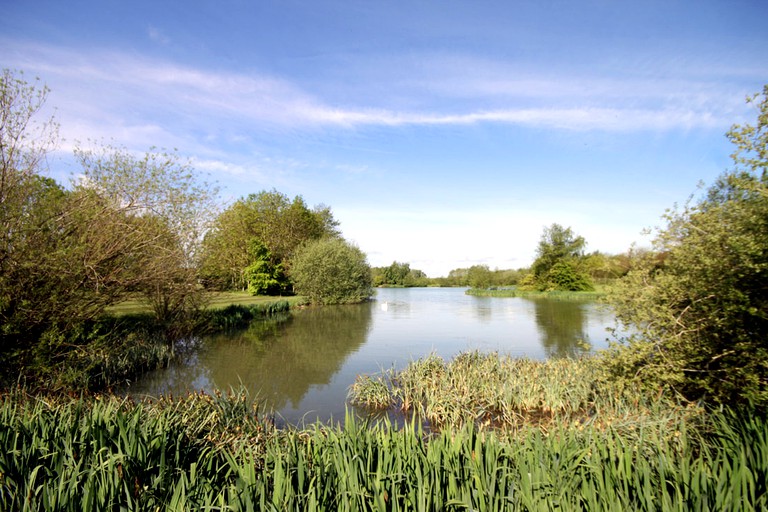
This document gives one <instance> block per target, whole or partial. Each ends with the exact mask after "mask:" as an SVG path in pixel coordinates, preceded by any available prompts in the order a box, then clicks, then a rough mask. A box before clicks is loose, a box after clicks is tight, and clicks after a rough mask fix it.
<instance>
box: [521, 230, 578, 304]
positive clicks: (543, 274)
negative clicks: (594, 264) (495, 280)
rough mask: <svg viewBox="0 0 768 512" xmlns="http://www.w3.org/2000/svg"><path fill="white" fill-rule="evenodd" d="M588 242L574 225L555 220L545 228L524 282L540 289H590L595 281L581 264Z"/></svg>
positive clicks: (524, 284) (525, 285)
mask: <svg viewBox="0 0 768 512" xmlns="http://www.w3.org/2000/svg"><path fill="white" fill-rule="evenodd" d="M586 245H587V243H586V241H585V240H584V238H583V237H581V236H577V235H576V234H575V233H574V232H573V231H572V230H571V228H564V227H563V226H561V225H560V224H552V225H551V226H549V227H546V228H544V232H543V233H542V235H541V240H539V245H538V247H537V249H536V260H535V261H534V262H533V265H532V266H531V273H530V274H529V275H528V277H527V278H526V279H524V281H523V283H521V284H522V286H524V287H533V288H537V289H539V290H568V291H583V290H591V289H592V283H591V282H590V280H589V277H588V276H587V274H586V272H585V271H584V270H583V269H582V268H581V267H582V265H581V264H582V262H583V259H584V248H585V247H586Z"/></svg>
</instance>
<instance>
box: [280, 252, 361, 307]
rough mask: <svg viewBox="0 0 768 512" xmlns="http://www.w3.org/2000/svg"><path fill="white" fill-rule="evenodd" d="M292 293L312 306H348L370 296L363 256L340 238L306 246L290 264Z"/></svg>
mask: <svg viewBox="0 0 768 512" xmlns="http://www.w3.org/2000/svg"><path fill="white" fill-rule="evenodd" d="M291 263H292V264H291V271H290V272H291V278H292V279H293V281H294V283H295V284H294V286H295V289H296V293H298V294H300V295H303V296H306V297H307V298H308V299H309V301H310V302H312V303H314V304H350V303H356V302H362V301H364V300H367V299H368V298H370V297H371V296H372V295H373V288H372V278H371V267H370V266H369V265H368V261H367V258H366V256H365V254H364V253H363V252H362V251H361V250H360V249H359V248H358V247H356V246H354V245H352V244H350V243H349V242H346V241H345V240H343V239H340V238H324V239H322V240H318V241H316V242H310V243H308V244H307V245H305V246H304V247H302V248H301V250H300V251H299V252H298V253H297V254H296V256H295V257H294V258H293V260H292V262H291Z"/></svg>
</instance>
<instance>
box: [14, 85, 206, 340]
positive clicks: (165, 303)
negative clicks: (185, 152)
mask: <svg viewBox="0 0 768 512" xmlns="http://www.w3.org/2000/svg"><path fill="white" fill-rule="evenodd" d="M46 94H47V89H46V88H44V87H40V86H38V85H36V84H32V85H30V84H28V83H27V82H26V81H25V80H24V79H23V75H22V76H17V75H15V74H14V73H11V72H9V71H5V72H4V73H3V75H2V80H0V118H1V119H2V123H0V155H1V156H0V158H2V169H1V170H0V172H2V179H1V180H0V206H1V207H0V226H1V229H0V323H2V333H0V334H1V335H2V337H3V345H4V346H6V348H8V347H9V346H10V345H19V346H20V347H27V346H29V345H30V344H34V343H35V342H36V341H37V340H38V339H39V338H40V336H41V335H42V334H43V333H44V332H45V331H46V330H48V329H51V328H57V329H63V330H71V329H73V328H75V327H76V326H77V325H78V324H80V323H81V322H83V321H85V320H89V319H94V318H96V317H98V316H100V315H102V314H103V312H104V310H105V308H106V307H108V306H110V305H112V304H115V303H117V302H119V301H122V300H124V299H125V298H127V297H129V296H132V295H135V294H143V295H144V296H146V297H147V298H149V299H150V300H151V301H152V303H153V306H155V311H156V313H157V315H158V317H159V318H160V319H161V320H166V319H168V317H169V316H171V315H174V314H176V313H177V312H178V311H180V309H184V308H186V307H187V306H188V305H189V299H190V297H192V296H194V295H195V293H196V291H197V285H196V279H195V272H194V263H195V261H194V260H195V258H196V255H197V243H198V241H199V238H200V237H199V235H200V233H201V231H202V229H203V228H204V225H203V222H204V220H205V219H206V218H207V217H208V216H209V215H208V212H209V211H210V206H211V204H212V198H213V194H214V191H213V189H211V188H209V186H208V185H206V184H204V183H200V182H198V180H197V178H196V176H195V175H194V174H193V172H192V170H191V169H190V168H189V167H188V166H186V165H184V164H181V163H180V162H179V160H178V158H177V157H176V156H175V155H174V154H169V153H165V152H162V151H156V150H154V149H153V150H150V151H149V152H147V153H146V154H145V155H144V156H141V157H137V156H135V155H133V154H132V153H129V152H128V151H126V150H123V149H119V148H112V147H103V148H101V149H99V150H77V151H76V158H77V161H78V162H79V164H80V170H79V175H80V178H79V179H78V180H77V181H75V182H74V183H73V184H72V187H71V188H69V189H65V188H63V187H62V186H61V185H59V184H58V183H56V182H55V181H54V180H52V179H50V178H47V177H45V176H44V172H45V169H44V168H43V162H44V155H45V153H46V152H47V151H48V150H50V149H51V148H52V147H53V146H52V144H53V143H54V142H55V136H54V134H53V131H55V124H54V123H53V122H52V121H51V120H46V121H45V122H43V123H42V124H36V119H35V116H36V115H37V114H38V113H39V111H40V108H41V107H42V105H43V102H44V101H45V99H46Z"/></svg>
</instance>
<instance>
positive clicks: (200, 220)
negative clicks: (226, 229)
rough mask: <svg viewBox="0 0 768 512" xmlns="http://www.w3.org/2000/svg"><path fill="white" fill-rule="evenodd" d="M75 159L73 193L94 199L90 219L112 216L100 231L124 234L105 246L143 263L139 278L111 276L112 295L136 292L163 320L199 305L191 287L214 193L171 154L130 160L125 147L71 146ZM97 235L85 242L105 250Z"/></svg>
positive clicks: (199, 296)
mask: <svg viewBox="0 0 768 512" xmlns="http://www.w3.org/2000/svg"><path fill="white" fill-rule="evenodd" d="M75 156H76V158H77V159H78V161H79V163H80V165H81V169H82V174H81V178H80V179H79V181H78V182H77V183H76V184H75V192H76V193H78V194H81V195H89V194H90V195H95V197H97V198H98V206H97V208H96V209H95V210H93V211H91V212H90V213H91V214H93V215H96V216H100V215H102V214H104V212H108V213H106V217H107V218H109V217H110V216H111V215H112V216H113V219H112V220H113V221H114V223H113V224H109V225H105V226H103V227H102V228H101V229H100V230H99V234H104V235H107V236H118V237H119V236H124V243H123V244H117V245H115V244H114V241H113V242H111V243H112V244H113V245H112V246H111V247H113V248H119V250H121V251H123V252H124V253H127V254H136V253H140V254H138V255H137V256H135V257H134V259H135V261H141V267H140V270H139V271H138V275H136V273H130V269H131V267H127V268H126V270H128V271H129V272H126V273H125V275H120V274H115V273H113V274H111V275H110V276H109V277H111V278H113V279H112V280H111V282H112V286H113V287H114V288H115V290H116V291H118V290H122V291H123V292H127V291H134V292H135V291H138V292H140V293H142V294H143V295H144V296H145V297H146V298H147V299H148V300H149V302H150V304H151V305H152V307H153V309H154V311H155V314H156V316H157V318H158V319H159V320H161V321H164V322H173V321H174V320H175V319H177V318H179V317H180V316H182V315H184V314H186V312H187V310H189V309H190V308H195V307H197V306H198V305H199V304H200V303H201V301H202V299H203V295H202V292H203V290H202V289H201V288H200V287H199V286H198V285H197V268H198V265H199V257H200V240H201V238H202V234H203V232H205V230H206V229H207V227H208V224H209V222H210V218H211V217H212V216H213V214H214V212H215V211H216V203H215V197H216V188H215V187H213V186H212V185H210V184H208V183H206V182H201V181H200V179H199V176H198V175H197V174H196V173H195V171H194V169H192V168H191V167H190V166H189V165H188V164H187V163H184V162H182V161H181V160H180V158H179V157H178V156H177V155H176V154H175V153H169V152H165V151H160V150H157V149H156V148H151V149H150V150H149V151H148V152H146V153H145V154H144V155H142V156H135V155H134V154H133V153H132V152H129V151H128V150H126V149H124V148H116V147H111V146H102V147H98V148H97V149H89V150H83V149H77V150H76V151H75ZM125 219H130V222H128V224H127V225H128V226H130V228H129V229H128V231H127V232H126V231H124V228H122V227H121V223H125ZM91 231H93V230H91ZM98 236H100V235H94V236H93V240H91V242H90V244H96V245H97V246H103V247H104V249H107V248H108V246H109V245H108V244H107V245H104V244H101V243H100V241H99V240H98ZM108 253H109V251H107V252H105V255H108ZM98 277H99V278H100V279H104V278H105V276H103V275H100V276H98ZM123 279H125V281H122V280H123Z"/></svg>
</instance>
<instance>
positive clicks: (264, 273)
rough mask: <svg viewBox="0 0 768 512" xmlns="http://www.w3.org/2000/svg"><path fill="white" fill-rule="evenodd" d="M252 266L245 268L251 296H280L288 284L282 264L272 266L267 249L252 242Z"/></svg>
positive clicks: (256, 241)
mask: <svg viewBox="0 0 768 512" xmlns="http://www.w3.org/2000/svg"><path fill="white" fill-rule="evenodd" d="M250 253H251V262H252V263H251V264H250V265H249V266H247V267H246V268H245V279H246V281H247V282H248V291H249V292H250V293H251V295H279V294H280V293H281V292H283V291H285V290H284V286H285V282H286V278H285V274H284V272H283V266H282V264H280V263H278V264H277V265H273V264H272V258H271V255H270V254H269V250H268V249H267V247H266V246H265V245H264V244H262V243H261V242H259V241H258V240H255V239H254V240H251V250H250Z"/></svg>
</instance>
